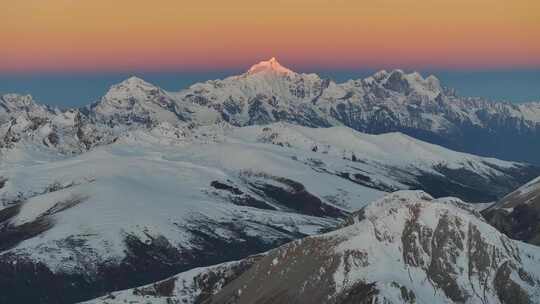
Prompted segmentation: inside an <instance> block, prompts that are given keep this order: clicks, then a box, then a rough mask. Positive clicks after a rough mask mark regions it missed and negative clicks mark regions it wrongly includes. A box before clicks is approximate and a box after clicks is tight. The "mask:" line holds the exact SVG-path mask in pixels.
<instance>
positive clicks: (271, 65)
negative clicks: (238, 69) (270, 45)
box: [247, 57, 294, 75]
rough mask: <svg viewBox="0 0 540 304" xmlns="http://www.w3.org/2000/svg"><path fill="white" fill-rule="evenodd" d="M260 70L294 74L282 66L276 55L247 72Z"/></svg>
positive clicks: (253, 72)
mask: <svg viewBox="0 0 540 304" xmlns="http://www.w3.org/2000/svg"><path fill="white" fill-rule="evenodd" d="M260 72H274V73H277V74H294V72H293V71H291V70H290V69H288V68H286V67H284V66H282V65H281V64H280V63H279V62H278V61H277V59H276V58H275V57H272V58H270V59H269V60H266V61H261V62H259V63H257V64H255V65H253V66H252V67H251V68H249V70H248V72H247V74H250V75H252V74H257V73H260Z"/></svg>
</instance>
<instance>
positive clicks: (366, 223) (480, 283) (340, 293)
mask: <svg viewBox="0 0 540 304" xmlns="http://www.w3.org/2000/svg"><path fill="white" fill-rule="evenodd" d="M237 263H238V262H237ZM237 263H234V264H232V267H231V268H230V269H231V270H237V269H238V268H237V267H235V265H238V264H237ZM245 263H246V264H247V265H250V266H248V267H246V268H245V269H244V270H243V271H242V272H240V273H239V272H238V271H231V272H229V274H228V275H223V276H219V275H218V277H220V278H222V279H223V280H222V281H220V283H221V284H219V285H212V287H208V286H209V284H206V285H204V287H206V289H204V288H202V287H201V285H200V284H198V282H200V281H201V280H200V278H201V277H199V278H198V279H195V278H196V276H197V275H200V274H201V273H211V272H212V271H214V269H221V273H224V271H223V270H222V269H223V267H229V266H228V265H219V266H216V267H215V268H207V269H201V270H197V271H195V272H193V273H190V272H188V273H182V274H179V275H177V276H174V277H171V278H169V279H167V280H165V281H163V282H160V283H157V284H154V285H152V286H147V287H143V288H140V289H134V290H125V291H121V292H117V293H112V294H111V295H109V296H107V297H104V298H100V299H96V300H93V301H90V302H89V303H102V304H105V303H107V304H114V303H122V301H131V302H130V303H176V302H175V301H179V300H180V299H182V301H183V302H182V303H418V304H422V303H426V304H427V303H540V249H539V248H538V247H535V246H531V245H527V244H525V243H521V242H518V241H514V240H511V239H509V238H508V237H506V236H504V235H503V234H501V233H499V232H498V231H497V230H496V229H495V228H493V227H491V226H490V225H489V224H487V223H486V222H485V221H484V220H483V219H482V218H481V216H480V215H479V214H478V213H476V212H474V211H472V210H471V209H470V208H468V207H467V205H466V204H465V203H463V202H462V201H460V200H458V199H455V198H443V199H433V198H432V197H430V196H429V195H428V194H426V193H424V192H421V191H400V192H396V193H393V194H391V195H388V196H386V197H384V198H382V199H381V200H378V201H376V202H373V203H371V204H369V205H368V206H366V207H365V208H363V209H362V210H361V211H359V212H357V213H356V214H354V215H353V216H352V217H351V218H350V220H349V221H348V222H347V224H346V225H344V226H343V227H342V228H340V229H338V230H335V231H333V232H329V233H326V234H323V235H319V236H312V237H307V238H304V239H301V240H297V241H294V242H292V243H289V244H286V245H284V246H282V247H279V248H277V249H274V250H271V251H270V252H268V253H267V254H265V255H264V256H260V257H257V259H256V261H255V262H253V259H250V260H247V261H246V262H245ZM246 264H245V265H246ZM203 278H204V276H203ZM214 281H216V279H214ZM164 282H167V283H168V284H169V288H168V291H170V292H168V293H158V292H153V293H152V292H151V291H155V290H157V289H164V288H158V287H159V286H162V285H163V284H164ZM194 286H196V287H197V288H198V289H199V290H200V289H203V290H206V291H207V292H206V293H204V294H203V293H201V292H192V290H193V288H194ZM141 290H146V291H147V292H144V293H142V292H140V291H141ZM208 290H210V292H208ZM186 294H189V295H190V297H185V296H184V295H186Z"/></svg>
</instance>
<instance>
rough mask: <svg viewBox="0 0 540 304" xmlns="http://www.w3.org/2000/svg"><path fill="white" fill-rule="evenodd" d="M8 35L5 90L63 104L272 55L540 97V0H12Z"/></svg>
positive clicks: (348, 70) (300, 63)
mask: <svg viewBox="0 0 540 304" xmlns="http://www.w3.org/2000/svg"><path fill="white" fill-rule="evenodd" d="M0 41H1V44H0V93H6V92H21V93H31V94H33V95H34V96H35V97H37V99H38V100H41V101H44V102H47V103H52V104H60V105H80V104H84V103H88V102H90V101H95V99H96V98H98V97H99V96H101V95H102V94H103V93H104V92H105V91H106V89H107V87H108V86H110V85H111V84H113V83H115V82H118V81H121V80H122V79H123V78H125V77H127V76H128V75H131V74H136V75H142V76H143V77H144V78H146V79H148V80H149V81H152V82H154V83H156V84H158V85H160V86H163V87H165V88H167V89H171V90H179V89H181V88H183V87H185V86H187V85H189V84H191V83H193V82H195V81H200V80H206V79H211V78H221V77H223V76H225V75H230V74H235V73H238V72H241V71H243V70H245V69H247V68H248V67H249V66H250V65H251V64H253V63H256V62H258V61H260V60H264V59H268V58H270V57H272V56H276V57H277V58H278V59H279V60H280V61H281V62H282V63H284V64H285V65H287V66H288V67H290V68H292V69H293V70H296V71H300V72H322V75H323V76H329V77H332V78H334V79H336V80H344V79H345V78H347V77H348V78H358V77H360V76H365V75H367V74H368V73H370V72H371V71H373V70H379V69H382V68H386V69H391V68H403V69H406V70H419V71H424V72H425V71H435V73H436V74H437V75H438V76H439V77H440V78H441V79H442V80H443V82H444V84H445V85H448V86H451V87H455V88H457V89H458V90H459V91H460V92H461V93H462V94H463V95H474V96H484V97H489V98H494V99H499V100H500V99H509V100H513V101H525V100H539V99H540V77H539V75H540V1H538V0H228V1H225V0H195V1H193V0H190V1H185V0H144V1H143V0H0Z"/></svg>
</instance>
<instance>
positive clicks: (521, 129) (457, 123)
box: [177, 58, 540, 163]
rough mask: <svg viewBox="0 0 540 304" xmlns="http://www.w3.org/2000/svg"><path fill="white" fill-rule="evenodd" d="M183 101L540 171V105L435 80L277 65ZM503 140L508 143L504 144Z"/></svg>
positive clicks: (241, 118)
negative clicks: (344, 76)
mask: <svg viewBox="0 0 540 304" xmlns="http://www.w3.org/2000/svg"><path fill="white" fill-rule="evenodd" d="M284 70H285V71H286V72H283V71H284ZM252 71H257V73H253V72H252ZM177 97H178V98H179V99H180V100H182V101H184V102H186V101H187V102H191V103H197V104H200V105H203V106H207V107H208V108H209V109H213V110H214V111H216V112H218V113H219V114H220V115H221V117H222V118H223V119H224V120H226V121H228V122H230V123H232V124H234V125H242V126H243V125H253V124H266V123H269V122H275V121H287V122H291V123H296V124H301V125H305V126H317V127H327V126H335V125H345V126H349V127H351V128H353V129H356V130H359V131H362V132H368V133H384V132H393V131H400V132H403V133H406V134H409V135H411V136H414V137H417V138H420V139H422V140H425V141H429V142H432V143H436V144H440V145H443V146H446V147H449V148H451V149H455V150H460V151H466V152H469V153H476V154H481V155H485V156H494V157H499V158H503V159H512V160H521V161H529V162H535V163H540V158H538V155H540V141H539V140H538V138H539V137H540V103H525V104H511V103H497V102H489V101H486V100H483V99H480V98H467V97H459V96H457V95H456V93H455V91H453V90H451V89H448V88H445V87H444V86H442V85H441V83H440V81H439V80H438V79H437V78H436V77H435V76H433V75H431V76H428V77H426V78H424V77H422V76H421V75H420V74H419V73H416V72H414V73H410V74H407V73H405V72H403V71H402V70H394V71H390V72H387V71H380V72H378V73H376V74H374V75H373V76H370V77H367V78H365V79H358V80H350V81H347V82H345V83H335V82H333V81H331V80H328V79H322V78H320V77H319V76H318V75H316V74H300V73H295V72H293V71H291V70H289V69H287V68H284V67H283V66H281V65H280V64H279V63H278V62H277V61H276V60H275V59H274V58H273V59H271V60H269V61H267V62H261V63H259V64H257V65H255V66H254V67H252V68H251V69H250V71H248V72H247V73H245V74H242V75H239V76H233V77H229V78H226V79H223V80H213V81H208V82H205V83H199V84H195V85H193V86H191V87H190V88H188V89H186V90H183V91H181V92H179V93H178V94H177ZM502 136H504V137H505V138H506V140H505V141H504V143H502V142H501V141H500V140H497V139H498V138H500V137H502ZM510 147H513V148H510ZM515 147H519V148H515Z"/></svg>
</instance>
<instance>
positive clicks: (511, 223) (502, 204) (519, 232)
mask: <svg viewBox="0 0 540 304" xmlns="http://www.w3.org/2000/svg"><path fill="white" fill-rule="evenodd" d="M482 213H483V214H484V216H485V217H486V218H487V219H488V221H489V223H490V224H492V225H493V226H495V227H497V229H499V230H500V231H502V232H503V233H505V234H506V235H508V236H509V237H511V238H513V239H517V240H522V241H525V242H529V243H531V244H535V245H540V177H539V178H536V179H534V180H532V181H530V182H529V183H527V184H525V185H524V186H523V187H520V188H519V189H517V190H516V191H514V192H512V193H510V194H508V195H506V196H505V197H503V198H502V199H501V200H499V201H498V202H497V203H496V204H494V205H493V206H491V207H490V208H488V209H486V210H484V211H483V212H482Z"/></svg>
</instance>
